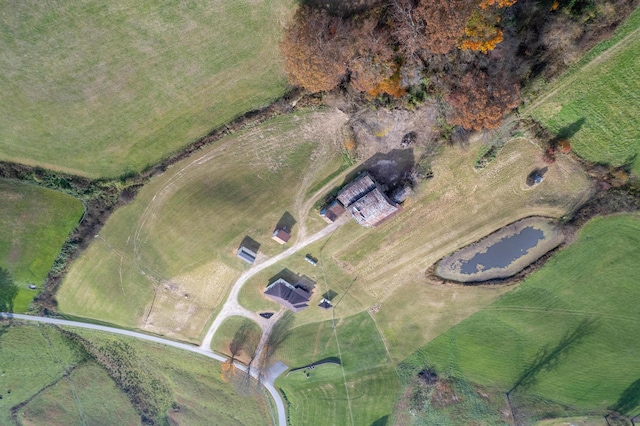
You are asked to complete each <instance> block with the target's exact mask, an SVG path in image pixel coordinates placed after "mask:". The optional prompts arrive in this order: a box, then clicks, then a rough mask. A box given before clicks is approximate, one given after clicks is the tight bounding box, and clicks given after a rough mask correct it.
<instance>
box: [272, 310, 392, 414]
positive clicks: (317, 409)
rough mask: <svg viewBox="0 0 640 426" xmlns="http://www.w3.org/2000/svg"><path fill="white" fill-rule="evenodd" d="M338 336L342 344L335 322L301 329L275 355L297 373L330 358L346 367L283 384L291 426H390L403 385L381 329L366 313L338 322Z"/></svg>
mask: <svg viewBox="0 0 640 426" xmlns="http://www.w3.org/2000/svg"><path fill="white" fill-rule="evenodd" d="M294 325H295V323H294ZM336 333H337V342H338V343H336V336H335V335H334V330H333V323H332V321H322V322H318V323H313V324H306V325H302V326H298V327H295V328H293V329H292V330H291V334H290V335H289V337H288V338H287V339H286V340H285V342H284V343H283V345H282V347H281V348H280V349H279V350H278V351H277V353H276V355H275V357H276V358H278V359H282V360H283V361H284V362H285V363H286V364H287V365H288V366H289V367H291V368H297V367H303V366H305V365H308V364H311V363H313V362H316V361H320V360H323V359H327V358H333V359H340V360H341V363H342V366H337V365H333V364H328V365H319V366H316V367H314V368H313V369H312V370H306V372H304V371H297V372H294V373H291V374H290V375H288V376H286V375H283V376H281V377H280V378H278V380H277V381H276V386H277V387H279V388H280V389H281V390H282V391H284V394H285V395H286V398H287V400H288V402H289V403H290V405H289V409H288V410H289V415H290V419H291V424H314V425H347V424H352V423H351V422H352V421H353V424H355V425H371V424H374V422H376V421H380V424H387V423H385V419H389V417H390V415H391V410H392V408H393V404H394V402H395V399H396V394H397V391H398V387H399V381H398V376H397V375H396V373H395V370H394V368H393V366H392V365H391V359H390V358H389V356H388V354H387V353H386V350H385V347H384V343H383V342H382V339H381V337H380V334H379V333H378V331H377V329H376V326H375V323H374V322H373V320H372V319H371V317H370V316H369V314H368V313H367V312H362V313H360V314H357V315H353V316H350V317H346V318H340V319H337V320H336ZM338 344H339V349H338ZM305 373H308V374H309V377H307V376H306V375H305ZM345 383H346V386H345Z"/></svg>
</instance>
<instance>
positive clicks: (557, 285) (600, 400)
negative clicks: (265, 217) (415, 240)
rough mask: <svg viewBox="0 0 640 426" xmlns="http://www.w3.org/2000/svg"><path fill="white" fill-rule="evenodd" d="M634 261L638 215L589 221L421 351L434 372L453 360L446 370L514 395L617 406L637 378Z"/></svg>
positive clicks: (638, 293)
mask: <svg viewBox="0 0 640 426" xmlns="http://www.w3.org/2000/svg"><path fill="white" fill-rule="evenodd" d="M639 256H640V216H639V215H637V214H634V215H620V216H613V217H607V218H598V219H594V220H593V221H591V222H589V223H588V224H587V225H586V226H585V227H584V228H583V229H582V230H581V231H580V234H579V236H578V239H577V241H576V242H575V243H573V244H572V245H571V246H569V247H568V248H566V249H565V250H563V251H561V252H559V253H558V254H556V255H555V256H554V257H553V258H551V259H550V260H549V262H548V263H547V264H546V265H545V266H544V267H543V268H541V269H540V270H539V271H537V272H536V273H534V274H532V275H530V276H529V277H528V278H527V279H526V280H525V282H523V283H522V284H521V285H520V286H519V287H518V288H517V289H515V290H514V291H512V292H510V293H508V294H506V295H504V296H503V297H502V298H501V299H499V300H498V301H496V302H495V303H494V304H493V305H491V306H490V307H489V308H487V309H484V310H482V311H481V312H479V313H477V314H475V315H473V316H471V317H470V318H468V319H467V320H465V321H463V322H462V323H460V324H459V325H458V326H456V327H454V328H453V329H451V330H450V331H449V332H447V333H446V334H444V335H442V336H440V337H438V338H436V339H435V340H433V341H432V342H431V343H430V344H428V345H427V346H426V347H425V348H424V349H423V353H425V354H427V358H428V361H429V363H430V364H432V365H435V366H437V367H438V369H439V370H441V371H444V370H445V369H446V368H447V365H450V364H451V362H450V360H451V357H452V356H453V357H454V359H455V364H456V365H457V370H456V371H455V372H454V374H457V375H460V376H461V377H462V378H465V379H466V380H469V381H471V382H475V383H479V384H481V385H486V386H492V387H494V388H499V389H502V390H503V391H507V390H508V389H514V388H515V390H514V393H515V395H516V396H517V395H520V396H523V395H524V396H525V397H529V396H536V397H541V398H546V399H550V400H553V401H554V402H556V403H559V404H562V405H566V406H569V407H573V408H575V409H577V410H589V411H590V412H592V411H593V410H602V411H604V410H606V409H609V408H611V407H616V406H617V405H616V404H621V400H620V399H619V398H621V395H624V394H625V392H627V393H628V392H630V391H631V390H632V389H633V383H634V381H635V380H637V379H638V377H640V368H639V367H638V364H637V363H636V362H635V361H634V360H635V355H634V354H635V353H637V351H638V350H640V346H639V345H640V344H639V343H638V341H637V339H636V338H635V336H637V335H638V333H640V321H639V320H638V318H637V316H636V315H635V314H634V313H635V312H636V311H637V306H638V304H639V303H640V289H639V288H638V285H637V276H638V273H639V272H640V271H639V269H638V263H637V259H638V257H639ZM625 313H628V315H625ZM628 414H632V413H628Z"/></svg>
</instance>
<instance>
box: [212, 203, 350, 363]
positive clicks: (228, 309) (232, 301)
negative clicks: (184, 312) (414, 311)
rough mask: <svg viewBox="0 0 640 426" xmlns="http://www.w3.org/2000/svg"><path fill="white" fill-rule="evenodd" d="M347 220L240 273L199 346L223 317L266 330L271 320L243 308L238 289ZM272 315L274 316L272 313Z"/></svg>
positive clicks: (346, 216) (344, 217) (213, 332)
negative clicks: (239, 318) (250, 322)
mask: <svg viewBox="0 0 640 426" xmlns="http://www.w3.org/2000/svg"><path fill="white" fill-rule="evenodd" d="M347 220H349V215H346V214H345V215H343V216H342V217H341V218H340V219H338V220H337V221H335V222H334V223H332V224H331V225H329V226H327V227H325V228H323V229H322V230H321V231H320V232H317V233H315V234H313V235H312V236H310V237H308V238H304V239H303V240H302V241H298V242H296V243H295V244H294V245H292V246H291V247H289V248H288V249H287V250H285V251H283V252H282V253H280V254H278V255H276V256H274V257H271V258H269V259H267V260H265V261H263V262H260V263H258V264H256V265H255V266H253V267H252V268H251V269H249V270H247V271H245V272H244V273H243V274H242V275H240V277H239V278H238V280H237V281H236V282H235V284H234V285H233V287H231V292H230V293H229V297H228V298H227V301H226V302H224V305H222V309H221V310H220V313H218V315H217V316H216V319H215V320H213V324H211V327H209V331H207V334H206V335H205V337H204V340H203V341H202V344H201V345H200V348H201V349H204V350H207V349H209V348H210V347H211V340H213V335H214V334H215V333H216V330H218V327H220V324H222V322H223V321H224V320H225V319H227V318H229V317H231V316H234V315H238V316H243V317H247V318H251V319H253V320H254V321H256V322H257V323H258V324H260V327H261V328H262V330H263V331H264V330H266V328H267V327H268V326H269V325H270V324H271V322H270V321H265V320H264V318H262V317H260V316H259V315H256V314H255V312H251V311H249V310H248V309H246V308H244V307H243V306H241V305H240V303H239V302H238V293H240V289H241V288H242V286H243V285H244V283H246V282H247V281H248V280H249V278H251V277H253V276H254V275H255V274H257V273H258V272H260V271H262V270H263V269H265V268H268V267H269V266H271V265H273V264H275V263H277V262H280V261H281V260H283V259H286V258H287V257H289V256H291V255H292V254H294V253H296V252H297V251H299V250H301V249H302V248H304V247H306V246H308V245H309V244H312V243H315V242H316V241H318V240H320V239H322V238H324V237H326V236H327V235H330V234H331V233H332V232H333V231H335V230H336V229H338V228H339V227H340V225H342V224H343V223H344V222H346V221H347ZM274 317H276V316H275V315H274ZM274 317H272V320H275V319H277V318H274ZM256 359H257V357H256Z"/></svg>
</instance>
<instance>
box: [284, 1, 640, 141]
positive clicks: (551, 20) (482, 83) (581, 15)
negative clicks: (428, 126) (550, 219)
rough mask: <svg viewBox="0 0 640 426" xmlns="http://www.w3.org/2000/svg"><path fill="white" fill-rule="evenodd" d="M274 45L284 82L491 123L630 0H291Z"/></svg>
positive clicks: (474, 124) (595, 37)
mask: <svg viewBox="0 0 640 426" xmlns="http://www.w3.org/2000/svg"><path fill="white" fill-rule="evenodd" d="M300 2H301V3H300V6H299V8H298V10H297V12H296V14H295V17H294V20H293V21H292V22H291V24H290V25H289V26H288V27H287V29H286V34H285V37H284V40H283V41H282V42H281V45H280V48H281V51H282V53H283V56H284V58H285V67H286V71H287V74H288V77H289V81H290V83H291V84H293V85H296V86H301V87H303V88H305V89H307V90H308V91H310V92H324V91H330V90H334V89H335V90H342V91H345V92H347V93H349V94H351V95H352V96H354V97H355V98H358V99H361V100H363V101H367V100H371V99H373V98H380V99H385V100H386V101H388V102H394V100H395V99H404V102H408V103H409V104H414V105H415V104H416V103H420V102H422V101H423V100H424V99H426V98H427V97H431V98H435V99H437V100H439V101H440V102H439V105H440V107H441V113H442V115H443V116H444V117H445V118H446V121H447V122H448V123H449V124H450V125H458V126H462V127H464V128H465V129H467V130H479V129H483V128H495V127H497V126H498V125H499V124H500V122H501V120H502V118H503V117H504V116H505V115H506V114H507V113H508V112H510V111H511V110H512V109H514V108H516V107H517V106H518V105H519V104H520V101H521V89H522V88H523V87H525V86H526V84H527V82H529V81H531V80H533V79H535V78H538V77H544V78H549V77H552V76H554V75H557V74H558V73H559V72H560V71H561V70H563V69H565V68H567V67H568V66H570V65H571V64H572V63H574V62H575V61H576V60H577V59H578V58H579V57H580V53H581V52H584V51H585V50H586V49H588V48H590V47H591V46H593V45H594V44H595V43H596V42H597V41H599V40H600V39H602V38H604V37H606V36H608V35H610V33H611V32H612V31H613V29H614V28H615V26H616V25H617V24H618V23H619V22H620V21H621V20H622V19H624V17H626V16H627V15H628V14H629V13H630V11H631V10H633V7H634V6H635V5H636V4H637V0H602V1H596V0H450V1H442V0H388V1H384V2H382V1H375V0H360V1H350V2H349V1H347V2H339V1H329V2H325V1H322V2H321V1H319V0H300Z"/></svg>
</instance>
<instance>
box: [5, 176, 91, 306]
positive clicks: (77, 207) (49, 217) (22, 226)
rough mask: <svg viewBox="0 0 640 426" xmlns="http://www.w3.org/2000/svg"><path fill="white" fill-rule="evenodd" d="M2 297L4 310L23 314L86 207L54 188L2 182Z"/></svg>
mask: <svg viewBox="0 0 640 426" xmlns="http://www.w3.org/2000/svg"><path fill="white" fill-rule="evenodd" d="M0 200H2V201H1V202H0V274H1V275H0V280H2V282H1V283H0V291H1V294H0V297H1V298H2V300H1V301H0V303H1V304H2V306H3V307H2V309H4V310H11V309H12V310H13V311H15V312H24V311H25V310H26V309H27V308H28V306H29V303H30V302H31V300H32V299H33V297H34V296H35V295H36V294H37V293H38V292H39V290H30V289H29V285H31V284H34V285H36V286H38V289H42V283H43V281H44V279H45V278H46V277H47V274H48V273H49V270H50V269H51V265H53V262H54V260H55V258H56V256H57V255H58V252H59V251H60V247H62V244H63V243H64V241H65V240H66V238H67V236H68V235H69V233H70V232H71V230H72V229H73V228H74V227H75V226H76V225H77V223H78V221H79V220H80V218H81V216H82V212H83V211H84V207H83V206H82V203H81V202H80V201H78V200H77V199H75V198H73V197H71V196H69V195H66V194H63V193H60V192H57V191H52V190H50V189H44V188H40V187H37V186H33V185H27V184H23V183H18V182H13V181H7V180H2V179H0Z"/></svg>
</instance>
